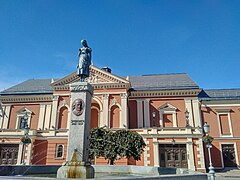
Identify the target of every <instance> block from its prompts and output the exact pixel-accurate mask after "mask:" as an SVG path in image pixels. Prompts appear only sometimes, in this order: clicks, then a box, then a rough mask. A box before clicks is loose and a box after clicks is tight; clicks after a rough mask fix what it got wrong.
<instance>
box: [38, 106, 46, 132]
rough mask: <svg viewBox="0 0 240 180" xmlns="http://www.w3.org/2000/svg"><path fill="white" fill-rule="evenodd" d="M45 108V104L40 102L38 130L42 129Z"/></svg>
mask: <svg viewBox="0 0 240 180" xmlns="http://www.w3.org/2000/svg"><path fill="white" fill-rule="evenodd" d="M45 109H46V105H45V104H41V105H40V111H39V120H38V130H39V129H43V123H44V114H45Z"/></svg>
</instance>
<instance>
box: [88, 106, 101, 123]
mask: <svg viewBox="0 0 240 180" xmlns="http://www.w3.org/2000/svg"><path fill="white" fill-rule="evenodd" d="M92 109H96V110H97V113H98V120H97V121H98V127H101V126H100V110H99V109H98V108H97V107H95V106H91V110H92ZM91 117H92V116H91ZM90 123H91V122H90ZM90 125H91V124H90Z"/></svg>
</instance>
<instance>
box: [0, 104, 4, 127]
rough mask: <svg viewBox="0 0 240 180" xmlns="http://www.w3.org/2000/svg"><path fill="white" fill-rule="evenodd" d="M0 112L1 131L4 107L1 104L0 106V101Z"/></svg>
mask: <svg viewBox="0 0 240 180" xmlns="http://www.w3.org/2000/svg"><path fill="white" fill-rule="evenodd" d="M0 108H1V109H0V110H1V114H0V129H2V127H3V117H4V116H5V115H4V112H5V111H4V108H5V107H4V106H2V104H1V101H0Z"/></svg>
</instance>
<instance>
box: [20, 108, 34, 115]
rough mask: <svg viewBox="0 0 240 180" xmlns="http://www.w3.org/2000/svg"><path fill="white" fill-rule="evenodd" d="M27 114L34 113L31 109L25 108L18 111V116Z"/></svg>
mask: <svg viewBox="0 0 240 180" xmlns="http://www.w3.org/2000/svg"><path fill="white" fill-rule="evenodd" d="M25 113H27V114H32V111H31V110H29V109H28V108H26V107H23V108H21V109H19V110H18V111H17V114H25Z"/></svg>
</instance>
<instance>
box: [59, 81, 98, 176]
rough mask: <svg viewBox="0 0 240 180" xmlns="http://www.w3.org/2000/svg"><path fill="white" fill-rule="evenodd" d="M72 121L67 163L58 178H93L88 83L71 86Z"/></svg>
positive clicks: (89, 88) (89, 91)
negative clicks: (90, 155)
mask: <svg viewBox="0 0 240 180" xmlns="http://www.w3.org/2000/svg"><path fill="white" fill-rule="evenodd" d="M70 91H71V120H70V122H69V123H70V125H69V135H68V148H67V162H66V164H65V165H64V166H62V167H61V168H59V169H58V172H57V177H58V178H93V177H94V169H93V167H92V166H91V165H90V164H89V158H88V157H89V156H88V151H89V149H88V148H89V135H90V118H91V117H90V116H91V98H92V93H93V88H92V86H91V85H90V84H89V83H87V82H75V83H72V84H70Z"/></svg>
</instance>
